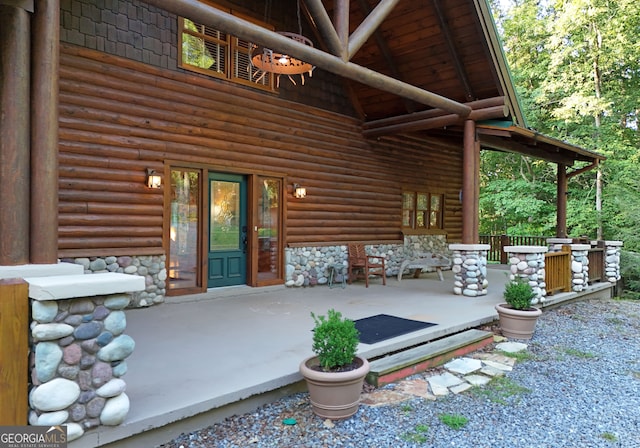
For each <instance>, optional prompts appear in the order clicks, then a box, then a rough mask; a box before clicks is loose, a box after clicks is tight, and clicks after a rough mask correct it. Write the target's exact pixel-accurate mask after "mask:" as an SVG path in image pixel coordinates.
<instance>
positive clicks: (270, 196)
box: [258, 177, 282, 280]
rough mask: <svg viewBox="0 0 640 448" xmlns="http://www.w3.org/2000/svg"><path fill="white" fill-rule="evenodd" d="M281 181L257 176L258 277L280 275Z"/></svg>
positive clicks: (264, 277)
mask: <svg viewBox="0 0 640 448" xmlns="http://www.w3.org/2000/svg"><path fill="white" fill-rule="evenodd" d="M281 185H282V181H281V180H280V179H272V178H267V177H258V188H259V194H258V278H259V279H261V280H262V279H270V278H279V276H280V261H279V260H280V253H279V239H280V191H281V188H282V187H281Z"/></svg>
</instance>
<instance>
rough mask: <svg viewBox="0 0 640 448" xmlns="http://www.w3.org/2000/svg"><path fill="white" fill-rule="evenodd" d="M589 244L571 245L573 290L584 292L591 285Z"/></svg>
mask: <svg viewBox="0 0 640 448" xmlns="http://www.w3.org/2000/svg"><path fill="white" fill-rule="evenodd" d="M589 249H591V245H589V244H572V245H571V289H572V290H573V291H575V292H580V291H584V289H585V288H586V287H587V286H588V285H589Z"/></svg>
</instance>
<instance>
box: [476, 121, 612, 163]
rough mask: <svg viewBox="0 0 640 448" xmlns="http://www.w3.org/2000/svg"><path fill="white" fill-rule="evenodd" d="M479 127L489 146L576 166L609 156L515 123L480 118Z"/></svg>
mask: <svg viewBox="0 0 640 448" xmlns="http://www.w3.org/2000/svg"><path fill="white" fill-rule="evenodd" d="M476 129H477V132H478V138H479V140H480V145H481V146H482V147H485V148H489V149H494V150H498V151H505V152H513V153H518V154H523V155H527V156H531V157H534V158H538V159H544V160H548V161H550V162H554V163H558V164H562V165H566V166H572V165H573V164H574V163H576V162H587V163H589V164H592V165H593V166H595V165H597V164H598V163H599V162H600V161H602V160H605V159H606V157H605V156H603V155H601V154H598V153H596V152H594V151H589V150H586V149H583V148H581V147H579V146H575V145H572V144H570V143H567V142H565V141H562V140H558V139H556V138H552V137H548V136H546V135H543V134H541V133H539V132H537V131H533V130H531V129H526V128H523V127H521V126H516V125H513V124H511V123H505V122H496V123H492V122H489V123H482V122H480V123H478V124H477V127H476Z"/></svg>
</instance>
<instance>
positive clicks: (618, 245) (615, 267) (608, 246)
mask: <svg viewBox="0 0 640 448" xmlns="http://www.w3.org/2000/svg"><path fill="white" fill-rule="evenodd" d="M604 247H605V256H604V272H605V275H606V277H607V280H608V281H610V282H611V283H615V282H617V281H618V280H620V278H621V275H620V251H621V250H622V241H605V242H604Z"/></svg>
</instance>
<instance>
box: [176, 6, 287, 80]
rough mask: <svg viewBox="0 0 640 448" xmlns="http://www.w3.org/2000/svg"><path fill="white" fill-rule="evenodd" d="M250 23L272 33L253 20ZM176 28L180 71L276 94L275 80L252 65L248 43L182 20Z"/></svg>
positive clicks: (180, 19)
mask: <svg viewBox="0 0 640 448" xmlns="http://www.w3.org/2000/svg"><path fill="white" fill-rule="evenodd" d="M227 12H229V11H227ZM229 13H230V14H231V13H232V12H229ZM234 15H237V14H234ZM242 18H243V19H245V20H249V19H248V18H247V17H242ZM250 21H251V22H254V23H256V24H258V25H260V26H263V27H265V28H268V29H273V28H272V27H269V26H267V25H266V24H263V23H258V22H256V21H255V20H250ZM178 28H179V32H178V36H179V42H178V45H179V48H181V52H180V57H179V62H178V63H179V65H180V67H182V68H184V69H186V70H190V71H194V72H198V73H202V74H204V75H209V76H215V77H217V78H223V79H227V80H229V81H233V82H236V83H239V84H244V85H248V86H251V87H255V88H258V89H262V90H275V88H274V76H273V75H272V74H271V73H265V72H261V71H258V70H257V69H256V68H254V67H253V66H252V65H251V60H250V59H249V53H250V51H251V45H252V44H251V43H250V42H248V41H245V40H242V39H239V38H237V37H235V36H232V35H230V34H226V33H224V32H222V31H219V30H216V29H215V28H213V27H210V26H208V25H204V24H202V23H199V22H197V21H196V20H193V19H188V18H185V17H180V18H178Z"/></svg>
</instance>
